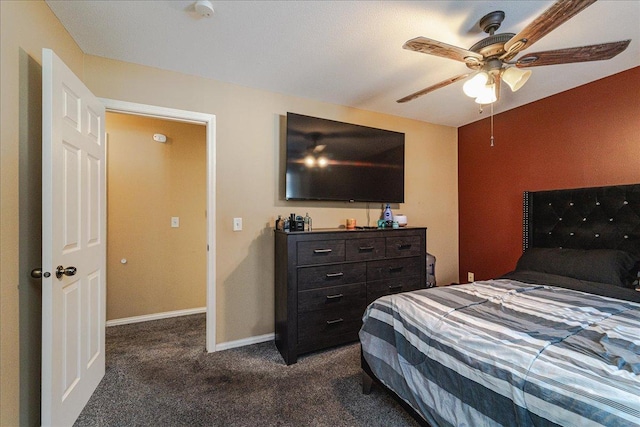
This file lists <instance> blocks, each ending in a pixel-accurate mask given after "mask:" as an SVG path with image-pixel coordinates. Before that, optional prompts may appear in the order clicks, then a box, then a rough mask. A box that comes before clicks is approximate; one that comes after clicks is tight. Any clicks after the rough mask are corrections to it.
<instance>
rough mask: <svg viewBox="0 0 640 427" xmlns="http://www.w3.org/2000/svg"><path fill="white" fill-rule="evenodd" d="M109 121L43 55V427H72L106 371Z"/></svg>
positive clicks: (59, 65) (50, 56) (76, 82)
mask: <svg viewBox="0 0 640 427" xmlns="http://www.w3.org/2000/svg"><path fill="white" fill-rule="evenodd" d="M104 117H105V114H104V106H103V105H102V104H101V103H100V101H99V100H98V99H97V98H96V97H95V96H93V94H92V93H91V92H90V91H89V90H88V89H87V88H86V87H85V85H84V84H83V83H82V82H81V81H80V79H78V78H77V77H76V76H75V74H73V72H72V71H71V70H70V69H69V68H68V67H67V66H66V65H65V64H64V63H63V62H62V61H61V60H60V58H58V57H57V56H56V55H55V54H54V53H53V52H52V51H51V50H49V49H43V51H42V122H43V123H42V271H43V272H44V273H43V277H42V424H43V425H54V426H66V425H72V424H73V422H74V421H75V420H76V418H77V417H78V415H79V414H80V412H81V411H82V408H83V407H84V406H85V404H86V403H87V401H88V400H89V397H91V394H92V393H93V391H94V390H95V388H96V387H97V385H98V383H99V382H100V380H101V379H102V377H103V376H104V371H105V348H104V343H105V340H104V328H105V310H106V304H105V300H106V287H105V283H106V277H105V274H106V242H105V237H106V181H105V159H106V150H105V131H104ZM47 276H48V277H47Z"/></svg>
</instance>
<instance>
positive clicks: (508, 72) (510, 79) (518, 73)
mask: <svg viewBox="0 0 640 427" xmlns="http://www.w3.org/2000/svg"><path fill="white" fill-rule="evenodd" d="M530 76H531V71H530V70H521V69H519V68H516V67H509V68H507V69H505V70H504V71H503V72H502V81H503V82H505V83H506V84H508V85H509V87H510V88H511V91H512V92H515V91H517V90H518V89H520V88H521V87H522V86H524V84H525V83H526V82H527V80H529V77H530Z"/></svg>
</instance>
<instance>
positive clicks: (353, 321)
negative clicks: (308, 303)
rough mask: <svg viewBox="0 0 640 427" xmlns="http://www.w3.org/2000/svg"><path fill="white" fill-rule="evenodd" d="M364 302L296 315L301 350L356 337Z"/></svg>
mask: <svg viewBox="0 0 640 427" xmlns="http://www.w3.org/2000/svg"><path fill="white" fill-rule="evenodd" d="M364 310H365V305H364V302H363V304H362V305H361V306H357V307H347V306H344V307H340V308H337V309H331V310H318V311H311V312H308V313H300V314H299V315H298V345H299V346H300V348H301V350H302V351H309V350H312V349H315V348H321V347H327V346H331V345H337V344H341V343H342V342H345V341H344V339H345V338H346V337H349V338H350V339H358V331H359V330H360V327H361V326H362V315H363V314H364Z"/></svg>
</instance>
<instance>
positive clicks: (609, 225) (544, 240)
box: [522, 184, 640, 255]
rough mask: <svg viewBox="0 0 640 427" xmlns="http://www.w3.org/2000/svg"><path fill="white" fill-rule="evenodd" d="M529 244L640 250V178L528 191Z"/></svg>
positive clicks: (636, 252)
mask: <svg viewBox="0 0 640 427" xmlns="http://www.w3.org/2000/svg"><path fill="white" fill-rule="evenodd" d="M522 217H523V236H522V237H523V238H522V244H523V250H526V249H527V248H533V247H539V248H540V247H541V248H559V247H561V248H573V249H620V250H624V251H627V252H630V253H632V254H634V255H640V184H632V185H615V186H609V187H592V188H576V189H568V190H551V191H525V192H524V200H523V216H522Z"/></svg>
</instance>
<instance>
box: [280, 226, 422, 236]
mask: <svg viewBox="0 0 640 427" xmlns="http://www.w3.org/2000/svg"><path fill="white" fill-rule="evenodd" d="M426 229H427V227H400V228H356V229H354V230H347V229H346V228H314V229H313V231H283V230H274V231H275V232H276V233H284V234H292V235H293V234H295V235H300V234H322V233H356V234H357V233H363V232H366V233H388V232H398V231H402V230H426Z"/></svg>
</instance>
